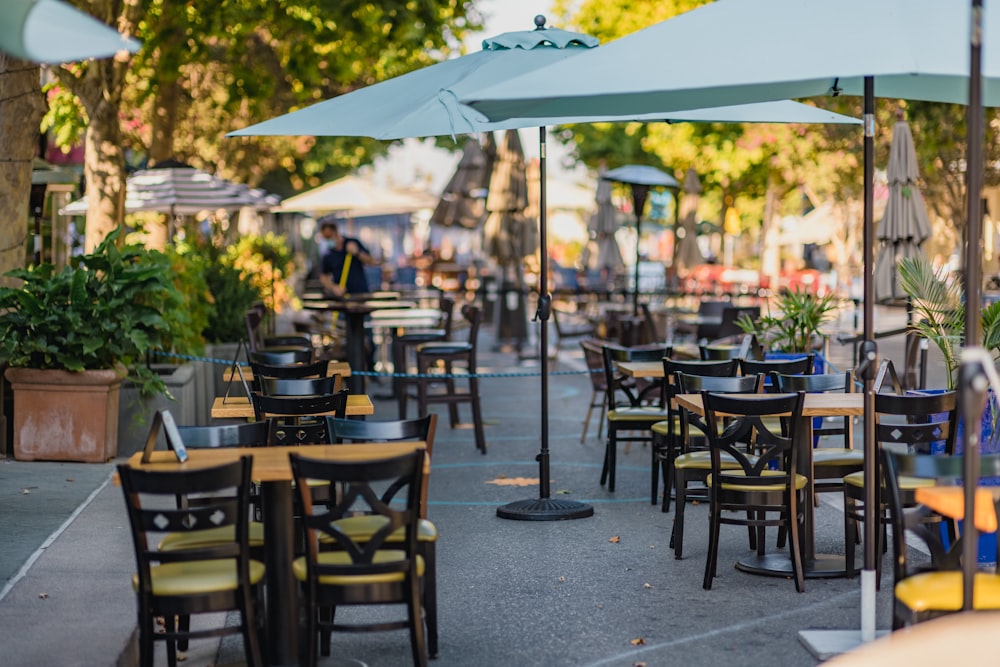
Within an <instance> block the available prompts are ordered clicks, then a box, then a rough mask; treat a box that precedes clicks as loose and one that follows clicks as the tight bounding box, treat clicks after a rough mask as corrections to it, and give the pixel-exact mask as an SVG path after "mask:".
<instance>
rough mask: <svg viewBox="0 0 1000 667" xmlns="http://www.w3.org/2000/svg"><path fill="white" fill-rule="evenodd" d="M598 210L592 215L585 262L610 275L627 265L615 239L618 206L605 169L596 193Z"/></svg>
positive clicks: (598, 182)
mask: <svg viewBox="0 0 1000 667" xmlns="http://www.w3.org/2000/svg"><path fill="white" fill-rule="evenodd" d="M594 201H595V202H597V210H596V211H594V214H593V215H592V216H591V217H590V233H591V236H592V237H593V238H592V240H591V242H590V243H588V244H587V247H586V248H584V252H583V264H584V266H586V267H587V268H588V269H594V270H597V269H599V270H601V271H606V272H607V275H608V276H611V275H613V274H614V273H615V272H616V271H618V270H619V269H621V268H622V267H624V266H625V262H624V261H623V260H622V252H621V248H619V247H618V241H616V240H615V232H616V231H618V227H619V223H618V208H617V207H616V206H615V204H614V202H613V201H612V200H611V181H608V180H606V179H605V178H604V170H603V169H602V170H601V172H600V173H599V174H598V178H597V191H596V192H595V194H594Z"/></svg>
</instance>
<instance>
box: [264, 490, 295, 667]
mask: <svg viewBox="0 0 1000 667" xmlns="http://www.w3.org/2000/svg"><path fill="white" fill-rule="evenodd" d="M262 494H263V498H262V500H263V505H264V548H265V549H266V550H267V563H266V567H267V574H266V577H267V656H266V658H267V664H268V665H271V666H272V667H274V666H277V665H281V666H286V665H287V666H292V665H298V664H299V646H298V644H299V642H298V639H299V614H298V610H299V608H298V595H297V585H296V582H295V575H294V574H292V558H293V555H294V548H293V545H294V535H293V524H294V521H293V520H292V516H293V513H292V485H291V483H290V482H287V481H284V482H264V483H263V484H262Z"/></svg>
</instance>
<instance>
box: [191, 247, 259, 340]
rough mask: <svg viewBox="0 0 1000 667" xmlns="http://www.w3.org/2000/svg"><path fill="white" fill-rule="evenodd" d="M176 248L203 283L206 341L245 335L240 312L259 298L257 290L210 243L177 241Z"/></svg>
mask: <svg viewBox="0 0 1000 667" xmlns="http://www.w3.org/2000/svg"><path fill="white" fill-rule="evenodd" d="M178 250H179V252H180V254H181V255H182V256H183V257H185V258H186V259H187V261H189V262H190V263H191V265H192V266H193V267H197V268H198V269H200V272H201V278H202V279H203V280H204V283H205V288H206V293H205V295H204V305H205V307H206V310H207V313H206V318H205V322H204V326H203V328H202V330H201V334H202V336H203V337H204V340H205V341H207V342H209V343H228V342H232V341H237V340H240V339H241V338H242V337H243V336H244V335H245V334H246V329H245V326H244V324H243V315H244V314H245V313H246V311H247V310H248V309H249V308H250V306H252V305H253V304H254V303H256V302H258V301H260V300H261V293H260V291H259V290H258V289H257V287H256V286H255V285H254V284H253V282H252V281H250V280H248V279H246V278H245V277H244V273H243V271H241V270H240V269H239V268H236V267H235V266H233V265H232V260H231V259H230V258H229V256H228V254H227V253H226V252H225V251H224V250H222V249H220V248H219V247H217V246H215V245H213V244H212V243H209V242H207V241H200V242H197V243H193V244H189V243H180V244H178ZM191 289H192V290H193V289H194V286H192V287H191Z"/></svg>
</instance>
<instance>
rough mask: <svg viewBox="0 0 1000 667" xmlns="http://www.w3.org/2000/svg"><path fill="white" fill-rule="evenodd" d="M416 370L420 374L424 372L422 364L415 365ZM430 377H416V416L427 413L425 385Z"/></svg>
mask: <svg viewBox="0 0 1000 667" xmlns="http://www.w3.org/2000/svg"><path fill="white" fill-rule="evenodd" d="M417 372H418V373H420V374H421V375H422V374H424V373H426V372H427V370H426V369H425V368H424V364H418V365H417ZM429 383H430V378H423V377H422V378H417V416H418V417H422V416H424V415H426V414H427V385H428V384H429Z"/></svg>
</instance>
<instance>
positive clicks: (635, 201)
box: [632, 183, 649, 317]
mask: <svg viewBox="0 0 1000 667" xmlns="http://www.w3.org/2000/svg"><path fill="white" fill-rule="evenodd" d="M648 195H649V186H648V185H645V184H642V183H633V184H632V208H634V209H635V267H633V272H634V277H635V285H634V286H633V289H632V314H633V315H634V316H636V317H638V316H639V257H640V255H639V240H640V239H641V238H642V209H643V208H645V206H646V197H647V196H648Z"/></svg>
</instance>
